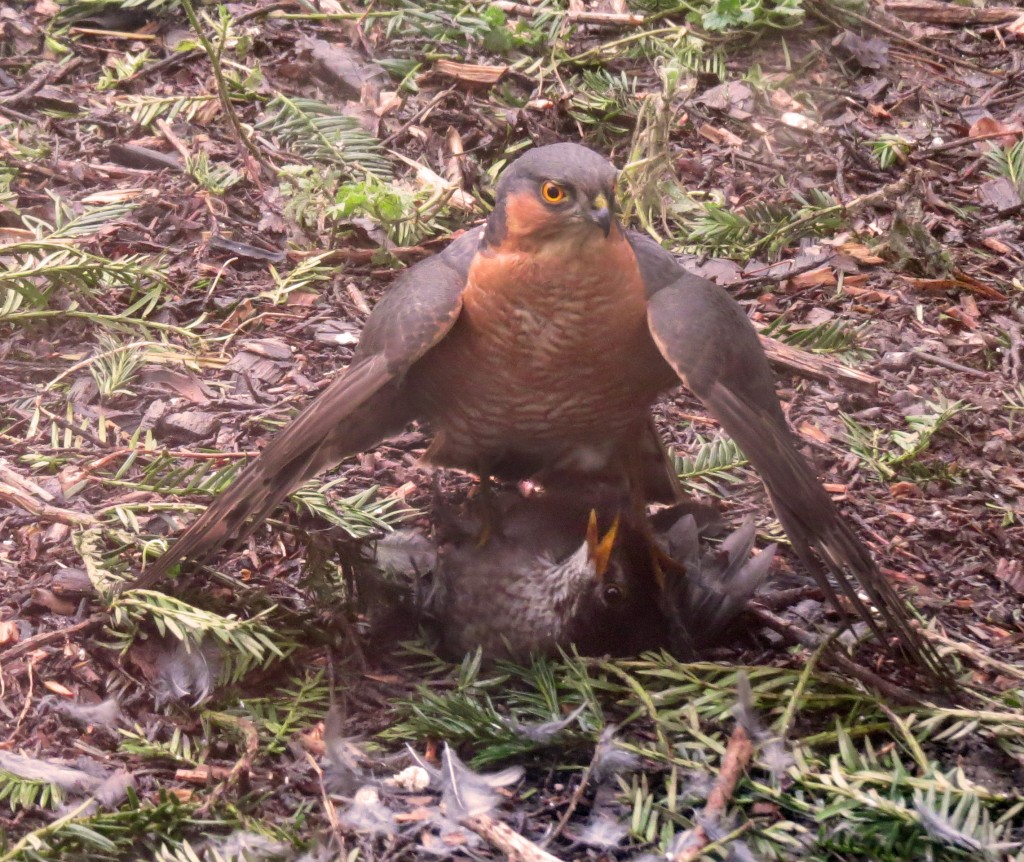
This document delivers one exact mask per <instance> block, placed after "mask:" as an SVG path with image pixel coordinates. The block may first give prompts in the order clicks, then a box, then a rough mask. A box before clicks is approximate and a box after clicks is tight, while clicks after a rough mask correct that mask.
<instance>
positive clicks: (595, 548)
mask: <svg viewBox="0 0 1024 862" xmlns="http://www.w3.org/2000/svg"><path fill="white" fill-rule="evenodd" d="M618 534H619V516H618V515H616V516H615V520H614V521H612V525H611V527H609V529H608V532H607V533H605V534H604V536H602V537H600V538H599V537H598V531H597V512H596V511H595V510H593V509H591V510H590V520H589V521H587V551H588V555H589V557H590V559H591V560H593V561H594V570H595V572H596V573H597V577H598V579H599V580H600V579H603V578H604V574H605V572H607V571H608V563H609V562H610V561H611V557H612V549H613V548H614V547H615V539H616V537H617V536H618Z"/></svg>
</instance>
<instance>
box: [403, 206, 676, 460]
mask: <svg viewBox="0 0 1024 862" xmlns="http://www.w3.org/2000/svg"><path fill="white" fill-rule="evenodd" d="M524 205H529V204H524ZM538 206H539V205H538ZM512 215H513V214H512V213H510V216H512ZM514 215H515V216H516V218H510V219H509V221H510V223H513V224H514V223H515V222H516V221H517V220H518V216H520V215H524V216H525V215H526V214H520V213H515V214H514ZM535 224H536V223H535ZM581 228H582V229H581V230H576V231H572V230H568V231H567V230H565V229H564V228H563V230H562V231H561V232H560V233H556V234H552V235H550V236H549V238H548V239H546V240H544V241H536V233H537V232H536V231H534V232H533V233H532V234H531V235H530V236H529V237H520V236H517V235H516V234H515V233H513V232H510V233H509V235H508V236H507V237H506V239H505V241H504V242H503V243H502V245H501V247H500V249H487V250H485V251H483V252H481V253H480V254H478V255H477V257H476V258H475V260H474V262H473V264H472V266H471V267H470V270H469V276H468V283H467V286H466V290H465V292H464V294H463V309H462V314H461V315H460V317H459V320H458V321H457V322H456V324H455V326H454V328H453V329H452V331H451V333H450V334H449V335H448V336H447V337H446V338H445V340H444V341H443V342H442V343H441V344H440V345H439V346H438V347H436V348H435V349H434V350H433V351H431V353H430V354H428V356H427V357H425V358H424V360H423V361H422V362H421V363H420V367H419V368H418V369H417V372H418V373H416V374H415V376H414V379H411V380H410V384H411V385H412V387H414V388H415V389H416V390H418V391H420V393H421V395H422V396H423V397H424V398H425V402H426V403H424V405H423V410H424V413H425V414H426V415H428V416H430V417H431V419H432V421H433V424H434V426H435V428H436V430H437V432H438V436H437V438H436V440H435V445H434V446H433V447H432V448H431V451H430V453H428V456H429V457H430V458H431V460H434V461H435V462H437V463H441V464H447V465H452V466H460V467H465V468H467V469H472V470H479V469H481V468H482V467H486V466H487V465H489V464H493V463H497V462H500V461H502V460H505V459H509V458H513V459H515V458H517V457H518V456H521V459H520V460H524V461H531V462H535V461H537V460H538V459H539V460H540V461H542V462H543V463H544V464H545V465H546V466H555V465H557V464H559V463H560V462H563V461H569V460H572V459H573V458H574V457H576V455H577V454H578V453H579V452H580V451H585V452H586V459H589V461H591V462H595V465H594V466H595V469H599V468H600V465H599V463H597V462H600V461H601V459H602V458H606V459H607V458H608V457H610V453H611V451H612V449H613V448H614V446H615V444H616V442H617V441H618V439H619V438H620V437H621V435H622V434H623V433H624V432H626V431H627V429H632V428H634V427H636V426H637V424H638V423H641V422H643V421H644V420H645V419H646V415H647V407H648V406H649V404H650V402H651V401H652V400H653V398H654V396H655V395H656V394H657V392H658V391H659V390H661V389H663V388H666V387H667V386H668V385H670V384H671V382H672V380H673V378H672V376H671V375H670V374H666V369H667V366H666V365H665V363H664V361H663V360H662V359H661V356H660V354H659V353H658V351H657V348H656V347H655V346H654V344H653V342H652V340H651V337H650V335H649V332H648V328H647V306H646V298H645V292H644V285H643V281H642V279H641V277H640V271H639V268H638V266H637V262H636V257H635V255H634V253H633V250H632V247H631V246H630V245H629V242H628V241H627V240H626V238H625V236H624V235H623V234H622V232H621V231H620V230H619V229H618V227H614V228H613V231H612V234H611V236H610V237H608V238H607V239H606V238H605V237H604V236H603V235H602V234H600V233H599V232H598V231H596V230H593V229H592V227H590V226H581Z"/></svg>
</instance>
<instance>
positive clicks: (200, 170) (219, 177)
mask: <svg viewBox="0 0 1024 862" xmlns="http://www.w3.org/2000/svg"><path fill="white" fill-rule="evenodd" d="M185 173H187V174H188V175H189V176H190V177H192V179H193V180H195V182H196V185H198V186H199V187H200V188H202V189H205V190H206V191H208V192H209V193H210V194H212V195H217V196H218V197H219V196H220V195H223V194H224V193H225V192H226V191H228V189H230V188H232V187H233V186H236V185H238V183H240V182H241V181H242V175H241V174H240V173H239V172H238V171H236V170H235V169H234V168H232V167H231V166H230V165H225V164H223V163H220V162H211V161H210V157H209V156H208V155H207V154H206V153H204V152H198V153H196V154H194V155H190V156H189V157H188V159H187V160H186V162H185Z"/></svg>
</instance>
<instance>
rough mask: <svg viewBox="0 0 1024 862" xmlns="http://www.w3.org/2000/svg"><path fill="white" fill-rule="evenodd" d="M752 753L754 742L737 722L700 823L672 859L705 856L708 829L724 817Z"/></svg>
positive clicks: (677, 861) (686, 861)
mask: <svg viewBox="0 0 1024 862" xmlns="http://www.w3.org/2000/svg"><path fill="white" fill-rule="evenodd" d="M753 753H754V743H753V742H751V740H750V737H749V736H748V735H747V732H746V731H745V730H744V729H743V725H741V724H737V725H736V727H735V728H734V729H733V732H732V736H731V737H729V745H728V746H727V747H726V749H725V754H724V755H723V756H722V767H721V769H719V771H718V777H717V778H716V779H715V785H714V787H712V788H711V793H709V794H708V801H707V804H706V805H705V806H704V810H703V811H702V812H701V814H700V822H699V823H698V824H697V826H696V827H694V829H693V830H692V831H691V832H690V833H689V834H688V835H687V837H686V840H685V843H684V846H683V847H682V848H681V849H679V850H677V851H676V852H675V854H674V855H673V856H672V862H696V860H697V859H699V858H700V857H701V856H702V855H703V853H704V850H705V848H706V847H707V846H708V844H709V843H710V838H709V836H708V833H707V829H708V828H709V827H713V826H715V825H716V824H717V823H718V821H719V820H721V818H722V815H723V814H724V813H725V808H726V806H727V805H728V804H729V800H730V799H732V794H733V791H735V789H736V784H737V782H739V780H740V776H741V775H742V774H743V770H745V769H746V768H747V764H748V763H750V758H751V756H752V755H753Z"/></svg>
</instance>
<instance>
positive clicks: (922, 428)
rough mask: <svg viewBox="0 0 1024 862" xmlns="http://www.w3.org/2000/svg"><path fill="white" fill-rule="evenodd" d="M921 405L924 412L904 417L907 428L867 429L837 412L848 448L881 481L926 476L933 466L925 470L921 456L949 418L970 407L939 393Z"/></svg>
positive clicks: (930, 472) (927, 476)
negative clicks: (844, 429) (844, 431)
mask: <svg viewBox="0 0 1024 862" xmlns="http://www.w3.org/2000/svg"><path fill="white" fill-rule="evenodd" d="M925 407H926V408H927V412H926V413H922V414H919V415H913V416H907V417H906V421H907V426H908V428H907V430H901V429H893V430H891V431H882V430H881V429H878V428H875V429H872V430H868V429H867V428H865V427H864V426H863V425H861V424H860V423H858V422H857V421H856V420H854V419H853V418H852V417H851V416H848V415H846V414H845V413H843V414H841V416H842V419H843V424H844V425H846V432H847V441H848V442H849V443H850V448H851V449H852V450H853V453H854V454H855V455H856V456H857V457H858V458H859V459H860V460H861V461H863V462H864V464H866V465H867V466H868V467H869V468H871V470H872V471H873V472H874V473H875V475H877V476H878V477H879V478H880V479H881V480H883V481H890V480H891V479H893V478H895V477H896V476H898V475H904V476H906V477H907V478H910V479H920V478H930V477H931V476H932V475H934V469H932V470H929V469H928V468H926V467H925V466H924V465H923V464H921V463H920V461H919V459H920V457H921V455H923V454H924V453H925V452H926V451H927V450H928V447H929V446H930V445H931V442H932V438H933V437H934V436H935V435H936V434H937V433H938V432H939V431H940V430H941V429H942V427H943V426H944V425H945V424H946V423H947V422H949V420H950V419H952V418H953V417H955V416H957V415H959V414H960V413H963V412H964V411H966V410H970V409H972V408H970V407H969V406H968V405H966V404H965V403H964V402H962V401H950V400H949V399H947V398H946V397H945V396H942V395H939V396H938V397H937V398H936V400H935V401H929V402H927V403H926V404H925Z"/></svg>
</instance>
